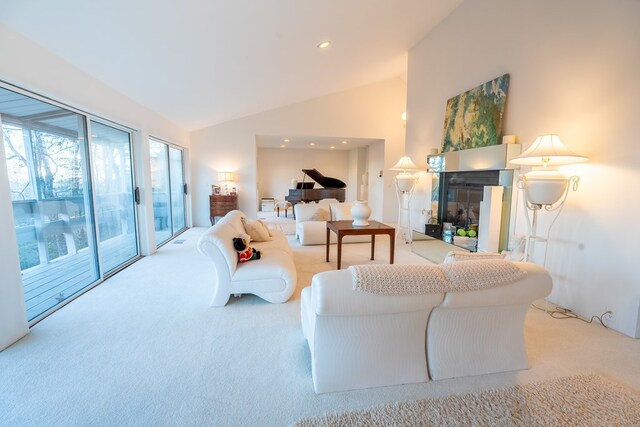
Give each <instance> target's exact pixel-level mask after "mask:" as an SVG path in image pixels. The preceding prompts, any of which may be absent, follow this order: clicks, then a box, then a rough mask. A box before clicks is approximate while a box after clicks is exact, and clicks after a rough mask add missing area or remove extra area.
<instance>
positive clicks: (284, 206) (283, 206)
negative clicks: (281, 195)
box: [276, 202, 292, 218]
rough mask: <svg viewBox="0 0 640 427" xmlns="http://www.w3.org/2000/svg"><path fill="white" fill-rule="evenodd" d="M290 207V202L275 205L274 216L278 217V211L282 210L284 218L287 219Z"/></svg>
mask: <svg viewBox="0 0 640 427" xmlns="http://www.w3.org/2000/svg"><path fill="white" fill-rule="evenodd" d="M291 207H292V205H291V203H290V202H278V203H276V214H277V215H278V216H280V209H284V217H285V218H288V213H289V209H291Z"/></svg>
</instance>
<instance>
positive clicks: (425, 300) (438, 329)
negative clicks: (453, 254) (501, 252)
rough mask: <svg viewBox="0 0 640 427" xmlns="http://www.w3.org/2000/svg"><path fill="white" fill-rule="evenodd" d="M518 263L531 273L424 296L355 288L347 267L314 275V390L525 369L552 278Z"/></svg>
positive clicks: (308, 312)
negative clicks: (536, 304) (528, 336)
mask: <svg viewBox="0 0 640 427" xmlns="http://www.w3.org/2000/svg"><path fill="white" fill-rule="evenodd" d="M464 262H465V261H461V262H458V263H456V264H462V263H464ZM473 262H484V261H473ZM514 264H515V265H516V266H517V267H518V268H520V269H521V270H522V271H524V272H525V273H526V275H525V276H524V277H523V278H521V279H519V280H517V281H515V282H513V283H509V284H504V285H500V286H498V287H493V288H489V289H482V290H475V291H468V292H455V293H453V292H442V293H433V294H424V295H415V294H414V295H378V294H372V293H367V292H362V291H358V290H354V287H353V281H352V273H351V271H350V270H348V269H347V270H339V271H329V272H323V273H319V274H316V275H315V276H314V277H313V280H312V284H311V286H309V287H306V288H305V289H303V291H302V301H301V317H302V331H303V334H304V336H305V338H306V339H307V342H308V345H309V350H310V353H311V371H312V376H313V385H314V389H315V391H316V393H325V392H333V391H340V390H351V389H361V388H368V387H378V386H387V385H397V384H405V383H415V382H424V381H428V380H429V379H444V378H453V377H460V376H467V375H480V374H487V373H494V372H502V371H511V370H518V369H525V368H527V367H528V360H527V355H526V351H525V342H524V320H525V315H526V312H527V309H528V307H529V305H530V304H531V303H532V302H533V301H534V300H536V299H539V298H543V297H545V296H547V295H548V294H549V293H550V292H551V287H552V282H551V277H550V275H549V274H548V273H547V271H546V270H545V269H544V268H542V267H540V266H538V265H535V264H530V263H514ZM397 267H398V268H404V267H406V268H410V267H411V266H397ZM433 268H438V266H433ZM454 268H456V267H454Z"/></svg>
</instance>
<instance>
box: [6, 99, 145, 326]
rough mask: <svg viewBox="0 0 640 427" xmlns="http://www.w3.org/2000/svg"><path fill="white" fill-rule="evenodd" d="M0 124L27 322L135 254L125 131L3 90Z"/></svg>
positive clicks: (129, 152) (128, 144)
mask: <svg viewBox="0 0 640 427" xmlns="http://www.w3.org/2000/svg"><path fill="white" fill-rule="evenodd" d="M0 125H1V127H2V134H3V146H4V153H5V155H4V157H5V158H4V159H0V161H6V163H7V170H8V174H9V186H10V190H11V199H12V205H13V216H14V224H15V231H16V236H17V240H18V251H19V255H20V269H21V270H22V282H23V287H24V296H25V302H26V307H27V316H28V318H29V321H33V320H37V319H38V318H41V317H43V316H45V315H46V314H48V313H49V312H51V311H53V310H54V309H55V308H56V307H58V306H60V305H61V304H63V303H65V302H67V301H68V300H69V299H71V298H73V297H75V296H77V295H79V294H80V293H82V292H83V291H84V290H86V289H87V288H89V287H90V286H91V285H93V284H95V283H97V282H98V281H99V280H100V279H102V278H103V277H105V275H106V274H108V273H109V272H112V271H115V270H116V269H117V268H119V267H121V266H122V265H124V264H126V263H128V262H131V261H132V260H134V259H136V258H137V257H138V256H139V250H138V239H137V221H136V209H135V204H134V197H133V195H134V188H135V187H134V180H133V168H132V164H133V162H132V150H131V132H130V131H128V130H124V129H120V128H117V127H115V126H111V125H106V124H104V123H101V122H99V121H97V120H94V119H89V118H88V117H87V116H86V115H84V114H79V113H77V112H75V111H71V109H68V108H64V107H61V106H58V105H56V104H54V103H50V102H44V101H41V100H39V99H35V98H34V97H30V96H27V95H25V94H22V93H19V92H17V91H13V90H9V89H7V88H4V87H0ZM88 129H90V130H91V132H88Z"/></svg>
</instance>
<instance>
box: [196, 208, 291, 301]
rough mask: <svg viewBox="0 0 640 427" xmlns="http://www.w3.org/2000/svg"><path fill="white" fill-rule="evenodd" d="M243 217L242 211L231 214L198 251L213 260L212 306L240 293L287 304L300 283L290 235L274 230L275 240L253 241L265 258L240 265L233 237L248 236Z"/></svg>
mask: <svg viewBox="0 0 640 427" xmlns="http://www.w3.org/2000/svg"><path fill="white" fill-rule="evenodd" d="M243 217H245V214H244V213H243V212H241V211H238V210H235V211H232V212H229V213H228V214H227V215H225V216H224V217H223V218H221V219H220V220H219V221H218V222H217V223H216V224H215V225H214V226H213V227H211V228H209V230H207V232H206V233H205V234H204V235H203V236H202V237H201V238H200V240H199V241H198V250H199V251H200V252H201V253H202V254H204V255H206V256H207V257H209V258H210V259H211V261H213V269H212V272H211V281H212V285H213V298H212V300H211V305H212V306H215V307H222V306H224V305H226V303H227V301H228V300H229V297H230V296H231V295H238V294H254V295H257V296H259V297H260V298H262V299H264V300H266V301H269V302H272V303H283V302H286V301H287V300H288V299H289V298H290V297H291V295H292V294H293V291H294V290H295V288H296V282H297V273H296V268H295V265H294V263H293V252H292V250H291V247H290V246H289V242H288V241H287V238H286V236H285V235H284V234H283V233H282V232H280V231H278V230H272V229H270V230H269V232H270V234H271V235H272V238H271V240H269V241H266V242H254V241H252V242H250V246H252V247H254V248H256V249H257V250H259V251H260V252H261V258H260V259H259V260H253V261H248V262H244V263H238V253H237V252H236V250H235V249H234V247H233V238H234V237H239V236H241V235H243V234H245V230H244V226H243V224H242V218H243Z"/></svg>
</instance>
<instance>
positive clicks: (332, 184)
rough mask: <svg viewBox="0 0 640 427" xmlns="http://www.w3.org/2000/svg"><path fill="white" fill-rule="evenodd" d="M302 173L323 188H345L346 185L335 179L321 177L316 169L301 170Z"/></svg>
mask: <svg viewBox="0 0 640 427" xmlns="http://www.w3.org/2000/svg"><path fill="white" fill-rule="evenodd" d="M302 172H303V173H304V174H305V175H309V178H311V179H313V180H314V181H315V182H317V183H318V184H320V185H321V186H323V187H324V188H345V187H346V186H347V184H345V183H344V182H342V181H340V180H339V179H337V178H331V177H329V176H324V175H322V174H321V173H320V172H318V171H317V170H316V169H302ZM302 181H304V177H303V178H302Z"/></svg>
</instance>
